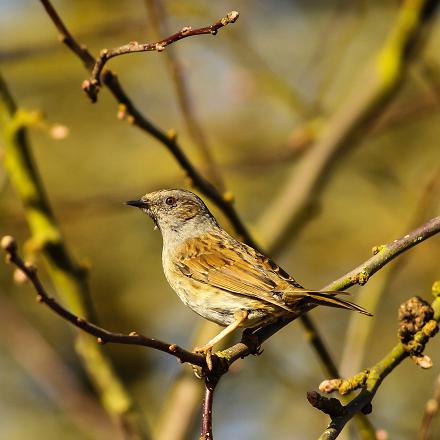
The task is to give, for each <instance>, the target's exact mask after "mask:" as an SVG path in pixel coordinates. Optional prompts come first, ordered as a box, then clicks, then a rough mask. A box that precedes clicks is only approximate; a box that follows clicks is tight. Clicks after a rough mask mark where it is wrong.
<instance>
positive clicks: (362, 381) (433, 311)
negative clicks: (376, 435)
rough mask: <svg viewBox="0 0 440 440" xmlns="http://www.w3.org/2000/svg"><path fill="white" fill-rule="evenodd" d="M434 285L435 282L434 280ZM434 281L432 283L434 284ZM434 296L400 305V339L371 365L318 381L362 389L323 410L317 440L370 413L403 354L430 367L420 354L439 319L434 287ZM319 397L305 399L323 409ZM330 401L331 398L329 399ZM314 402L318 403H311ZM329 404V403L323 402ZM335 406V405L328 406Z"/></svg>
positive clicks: (328, 386) (344, 389)
mask: <svg viewBox="0 0 440 440" xmlns="http://www.w3.org/2000/svg"><path fill="white" fill-rule="evenodd" d="M436 284H437V283H436ZM436 284H434V286H435V285H436ZM433 292H434V295H435V296H436V297H435V299H434V301H433V302H432V304H431V305H429V304H428V303H426V302H425V301H423V300H420V298H417V297H415V298H411V299H410V300H408V301H407V302H406V303H404V304H402V306H401V308H400V310H399V315H400V322H399V336H400V339H401V342H399V343H398V344H397V345H395V346H394V347H393V348H392V349H391V351H390V352H389V353H388V354H387V355H386V356H385V357H384V358H383V359H381V360H380V361H379V362H378V363H377V364H376V365H374V366H373V367H371V368H369V369H367V370H364V371H362V372H360V373H358V374H356V375H355V376H353V377H351V378H349V379H344V380H343V379H332V380H326V381H324V382H322V383H321V385H320V386H319V389H320V391H321V392H325V393H330V392H332V391H335V390H338V391H339V393H340V394H347V393H349V392H350V391H353V390H355V389H358V388H361V389H362V391H361V392H360V393H359V394H358V395H357V396H356V397H355V398H354V399H353V400H352V401H351V402H350V403H348V404H347V405H345V406H342V408H341V407H338V411H335V412H333V413H331V412H329V411H324V412H326V413H327V414H329V415H330V417H331V422H330V424H329V426H328V427H327V429H326V430H325V431H324V432H323V433H322V435H321V436H320V437H319V440H333V439H335V438H337V437H338V435H339V433H340V432H341V431H342V429H343V428H344V426H345V425H346V423H347V422H348V421H349V420H350V419H351V418H352V417H353V416H354V415H355V414H357V413H358V412H359V411H363V412H364V413H369V412H371V409H372V407H371V401H372V400H373V398H374V396H375V394H376V392H377V390H378V388H379V386H380V385H381V383H382V381H383V380H384V379H385V378H386V377H387V376H388V375H389V374H390V373H391V372H392V371H393V370H394V369H395V368H396V367H397V366H398V365H399V364H400V363H401V362H402V361H403V360H404V359H405V358H407V357H411V358H412V359H413V360H414V361H415V363H416V364H418V365H420V366H421V367H422V368H430V367H431V365H432V362H431V360H430V359H429V358H428V357H427V356H423V350H424V348H425V345H426V343H427V342H428V341H429V339H430V338H432V337H433V336H434V335H435V334H436V333H437V331H438V321H439V320H440V297H439V293H440V292H439V291H438V289H437V290H434V289H433ZM325 399H326V398H325V397H323V396H321V397H320V398H319V399H316V401H311V400H310V399H309V402H310V403H311V404H312V405H313V406H315V407H316V408H318V409H320V410H321V411H322V410H323V408H324V409H325V408H326V405H323V404H322V400H325ZM327 400H328V401H330V399H327ZM331 400H332V401H333V399H331ZM316 402H318V403H319V405H318V404H315V403H316ZM327 406H329V402H327ZM332 406H333V407H337V406H336V405H332Z"/></svg>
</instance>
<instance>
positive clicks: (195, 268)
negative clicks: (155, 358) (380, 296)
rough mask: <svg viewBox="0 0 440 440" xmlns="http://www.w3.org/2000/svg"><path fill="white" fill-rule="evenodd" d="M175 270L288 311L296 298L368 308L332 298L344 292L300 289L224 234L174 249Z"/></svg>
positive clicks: (293, 305) (366, 312) (282, 273)
mask: <svg viewBox="0 0 440 440" xmlns="http://www.w3.org/2000/svg"><path fill="white" fill-rule="evenodd" d="M176 256H177V257H178V258H177V259H178V262H177V263H176V266H177V269H178V270H180V271H181V273H183V274H184V275H186V276H187V277H190V278H192V279H194V280H196V281H199V282H202V283H206V284H208V285H210V286H213V287H216V288H219V289H222V290H224V291H228V292H231V293H235V294H239V295H244V296H248V297H252V298H258V299H259V300H261V301H264V302H266V303H270V304H274V305H276V306H278V307H281V308H283V309H285V310H288V311H294V310H295V308H296V304H297V303H298V301H302V300H303V299H306V300H307V301H308V302H309V303H312V304H316V305H319V304H320V305H326V306H330V307H337V308H343V309H348V310H355V311H358V312H360V313H363V314H366V315H370V313H369V312H368V311H366V310H365V309H363V308H362V307H360V306H358V305H357V304H354V303H352V302H349V301H345V300H342V299H340V298H337V297H335V295H337V294H347V292H325V291H315V290H307V289H304V288H302V287H301V286H300V285H299V284H298V283H297V282H296V281H295V280H294V279H293V278H292V277H290V276H289V275H288V274H287V273H286V272H285V271H284V270H283V269H281V268H280V267H279V266H277V265H276V264H275V263H274V262H273V261H271V260H270V259H269V258H267V257H265V256H264V255H262V254H260V253H259V252H257V251H256V250H255V249H253V248H251V247H249V246H247V245H245V244H243V243H239V242H237V241H236V240H234V239H233V238H232V237H228V239H227V240H225V239H224V238H223V237H222V236H221V235H217V234H205V235H204V236H201V237H200V236H199V237H197V238H194V239H190V240H187V241H186V242H185V243H184V244H183V245H182V246H181V248H179V249H178V250H177V252H176Z"/></svg>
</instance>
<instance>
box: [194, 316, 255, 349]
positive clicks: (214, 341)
mask: <svg viewBox="0 0 440 440" xmlns="http://www.w3.org/2000/svg"><path fill="white" fill-rule="evenodd" d="M247 317H248V312H247V310H240V311H238V312H235V313H234V322H233V323H232V324H229V325H228V326H227V327H226V328H224V329H223V330H222V331H221V332H220V333H219V334H218V335H217V336H215V337H214V338H212V339H211V340H210V341H209V342H208V343H206V344H205V345H200V346H198V347H195V348H194V351H195V352H196V353H208V352H210V351H211V349H212V347H213V346H214V345H215V344H217V343H218V342H220V341H221V340H222V339H223V338H224V337H225V336H227V335H229V334H230V333H232V332H233V331H234V330H235V329H236V328H238V327H240V325H241V324H243V322H244V321H246V319H247Z"/></svg>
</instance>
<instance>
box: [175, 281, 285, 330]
mask: <svg viewBox="0 0 440 440" xmlns="http://www.w3.org/2000/svg"><path fill="white" fill-rule="evenodd" d="M168 281H170V280H168ZM170 284H171V287H173V289H174V290H175V292H176V293H177V295H178V296H179V297H180V299H181V300H182V301H183V303H184V304H186V305H187V306H188V307H189V308H190V309H192V310H193V311H194V312H196V313H197V314H198V315H200V316H203V317H204V318H206V319H208V320H210V321H213V322H215V323H217V324H219V325H222V326H227V325H229V324H232V323H233V322H234V321H235V320H236V318H235V316H236V313H237V312H240V311H243V310H245V311H247V312H248V317H247V319H246V321H244V322H243V324H242V325H241V326H242V327H255V326H258V325H261V324H263V323H264V324H265V323H268V322H271V321H275V320H276V318H277V317H279V316H281V315H285V314H286V311H285V310H283V309H281V308H280V307H277V306H275V305H272V304H269V303H266V302H264V301H261V300H259V299H255V298H249V297H247V296H244V295H240V294H235V293H232V292H228V291H224V290H222V289H218V288H216V287H212V286H209V285H206V284H202V283H200V282H198V281H195V280H192V279H191V278H185V279H180V280H179V281H178V282H174V283H171V282H170Z"/></svg>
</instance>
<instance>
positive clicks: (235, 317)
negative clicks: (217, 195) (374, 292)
mask: <svg viewBox="0 0 440 440" xmlns="http://www.w3.org/2000/svg"><path fill="white" fill-rule="evenodd" d="M127 204H128V205H131V206H135V207H137V208H140V209H142V210H143V211H144V212H145V213H147V214H148V215H149V216H150V217H151V218H152V219H153V221H154V222H155V224H156V226H157V227H158V228H159V229H160V231H161V233H162V237H163V250H162V264H163V270H164V272H165V276H166V278H167V280H168V283H169V284H170V286H171V287H172V288H173V289H174V290H175V292H176V293H177V295H179V297H180V299H181V300H182V301H183V302H184V304H186V305H187V306H189V307H190V308H191V309H192V310H194V311H195V312H196V313H198V314H199V315H201V316H203V317H204V318H206V319H209V320H210V321H214V322H216V323H217V324H220V325H222V326H225V327H226V328H225V329H224V330H223V331H221V332H220V333H219V334H218V335H217V336H216V337H215V338H213V339H211V340H210V341H209V342H208V343H207V344H206V345H204V346H202V347H197V348H196V350H197V351H201V352H204V351H208V350H210V349H211V348H212V346H213V345H214V344H216V343H217V342H219V341H220V340H221V339H222V338H224V337H225V336H226V335H228V334H229V333H231V332H232V331H233V330H235V329H236V328H237V327H247V328H255V327H261V326H263V325H265V324H269V323H272V322H275V321H276V320H277V319H278V318H280V317H283V316H289V317H294V318H296V317H298V316H300V315H301V314H302V313H305V312H306V311H308V310H309V309H310V308H313V307H314V306H316V305H325V306H331V307H339V308H342V309H348V310H356V311H358V312H361V313H364V314H365V315H370V313H369V312H367V311H366V310H365V309H363V308H362V307H360V306H358V305H356V304H353V303H351V302H349V301H345V300H342V299H339V298H336V296H335V295H337V294H340V293H344V292H325V291H314V290H307V289H304V288H303V287H302V286H300V285H299V284H298V283H297V282H296V281H295V280H294V279H293V278H292V277H291V276H290V275H289V274H288V273H286V272H285V271H284V270H283V269H281V268H280V267H279V266H278V265H277V264H275V263H274V262H273V261H272V260H271V259H270V258H268V257H266V256H264V255H263V254H261V253H260V252H258V251H256V250H255V249H253V248H252V247H250V246H248V245H246V244H244V243H241V242H239V241H238V240H236V239H235V238H234V237H232V236H231V235H229V234H228V233H227V232H226V231H225V230H224V229H223V228H222V227H221V226H219V224H218V223H217V221H216V219H215V218H214V216H213V215H212V214H211V213H210V212H209V210H208V208H207V207H206V205H205V204H204V203H203V201H202V200H201V199H200V198H199V197H197V196H196V195H195V194H193V193H192V192H190V191H185V190H182V189H170V190H161V191H155V192H151V193H149V194H146V195H145V196H143V197H142V198H141V199H139V200H132V201H129V202H127Z"/></svg>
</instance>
